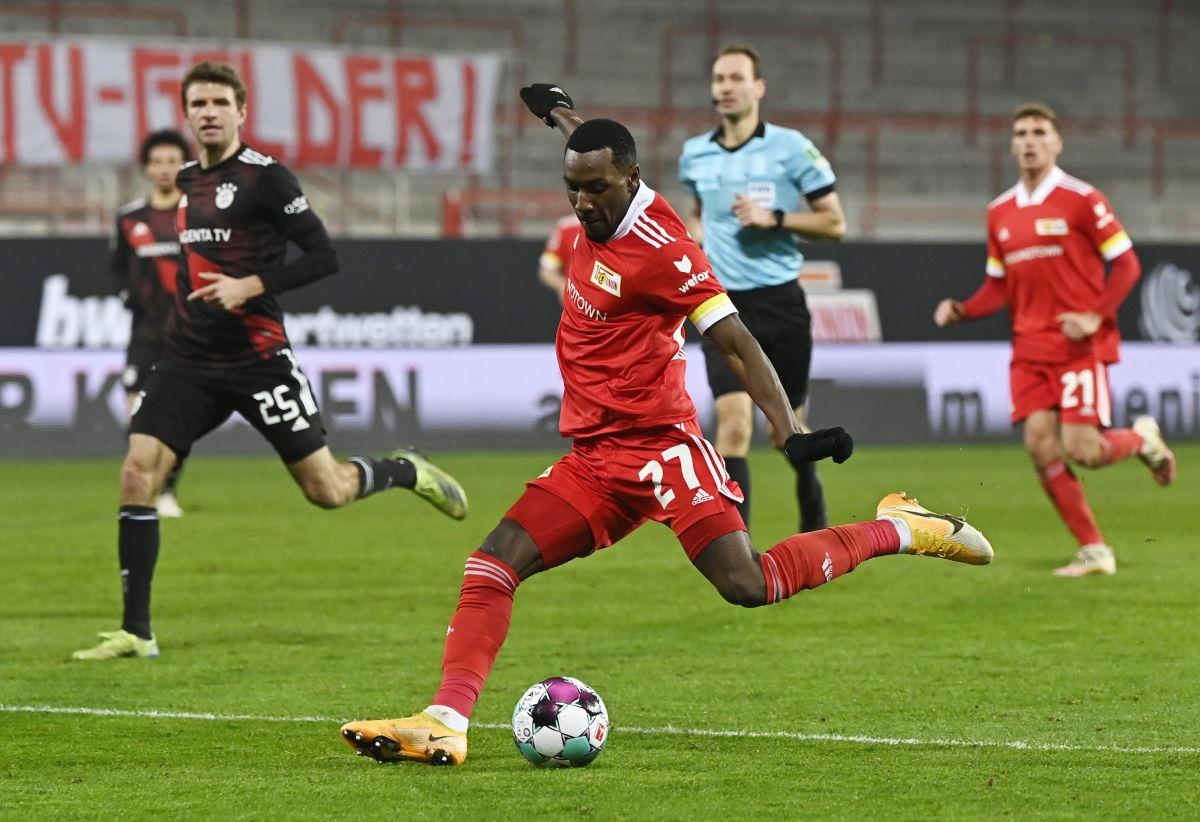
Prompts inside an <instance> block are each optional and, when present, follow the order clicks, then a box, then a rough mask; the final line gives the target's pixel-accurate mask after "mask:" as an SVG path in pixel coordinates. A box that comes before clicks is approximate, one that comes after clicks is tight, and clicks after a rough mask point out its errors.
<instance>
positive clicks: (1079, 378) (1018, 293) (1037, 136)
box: [934, 103, 1175, 577]
mask: <svg viewBox="0 0 1200 822" xmlns="http://www.w3.org/2000/svg"><path fill="white" fill-rule="evenodd" d="M1061 152H1062V137H1061V134H1060V132H1059V128H1058V120H1057V118H1056V117H1055V115H1054V112H1053V111H1052V110H1050V108H1049V107H1047V106H1044V105H1041V104H1037V103H1031V104H1027V105H1023V106H1020V107H1018V108H1017V110H1016V111H1015V112H1014V113H1013V137H1012V153H1013V155H1014V156H1015V157H1016V158H1017V165H1018V167H1019V168H1020V173H1021V179H1020V181H1019V182H1018V183H1017V184H1016V185H1015V186H1013V187H1012V188H1010V189H1009V190H1008V191H1006V192H1004V193H1003V194H1002V195H1000V196H999V197H997V198H996V199H995V200H993V201H992V203H991V205H990V206H989V207H988V218H987V219H988V260H987V275H988V276H987V278H986V279H985V280H984V284H983V286H982V287H981V288H980V289H979V290H978V291H977V292H975V294H974V295H972V296H971V297H970V298H969V299H968V300H966V301H965V302H961V303H960V302H958V301H957V300H951V299H947V300H942V302H941V303H939V304H938V307H937V310H936V311H935V312H934V321H935V322H936V323H937V324H938V325H939V326H945V325H950V324H952V323H956V322H959V321H960V320H972V319H976V318H979V317H986V316H989V315H991V314H994V313H996V312H997V311H999V310H1000V309H1001V308H1002V307H1004V306H1005V305H1007V306H1008V309H1009V315H1010V320H1011V324H1012V337H1013V358H1012V367H1011V371H1010V389H1011V392H1012V407H1013V412H1012V419H1013V422H1014V423H1016V422H1023V423H1024V430H1025V448H1026V449H1027V450H1028V451H1029V455H1030V456H1031V457H1032V458H1033V464H1034V468H1035V469H1036V470H1037V472H1038V476H1039V477H1040V478H1041V481H1042V485H1043V487H1045V489H1046V493H1047V494H1048V495H1049V496H1050V499H1051V501H1052V502H1053V503H1054V506H1055V508H1057V509H1058V513H1059V515H1060V516H1061V517H1062V519H1063V521H1064V522H1065V523H1066V525H1067V527H1068V528H1069V529H1070V530H1071V533H1072V534H1074V536H1075V538H1076V539H1077V540H1078V541H1079V545H1080V548H1079V551H1078V553H1077V554H1076V555H1075V558H1074V559H1073V560H1072V561H1071V562H1070V563H1069V564H1068V565H1065V566H1063V567H1062V568H1059V569H1057V570H1055V572H1054V573H1055V574H1056V575H1058V576H1066V577H1079V576H1086V575H1089V574H1112V573H1115V572H1116V568H1117V566H1116V560H1115V558H1114V557H1113V551H1112V548H1111V547H1109V546H1108V545H1107V544H1106V543H1105V541H1104V537H1103V536H1102V535H1101V533H1100V528H1099V526H1098V525H1097V524H1096V518H1095V516H1093V514H1092V511H1091V509H1090V508H1089V507H1088V504H1087V500H1086V499H1085V498H1084V494H1083V486H1082V485H1081V484H1080V482H1079V480H1078V479H1076V477H1075V475H1074V474H1073V473H1072V471H1071V469H1070V467H1069V466H1068V465H1067V463H1066V460H1067V459H1070V460H1073V461H1074V462H1077V463H1079V464H1080V465H1083V466H1086V467H1088V468H1100V467H1102V466H1105V465H1111V464H1112V463H1114V462H1119V461H1121V460H1124V459H1126V458H1128V457H1131V456H1134V455H1136V456H1138V457H1139V458H1140V459H1141V460H1142V462H1144V463H1145V464H1146V465H1147V466H1148V467H1149V468H1150V471H1151V473H1152V474H1153V476H1154V479H1155V480H1156V481H1157V482H1158V483H1159V484H1160V485H1169V484H1170V483H1171V481H1172V479H1173V478H1174V476H1175V457H1174V455H1173V454H1172V453H1171V451H1170V449H1168V448H1167V446H1166V444H1165V443H1164V442H1163V439H1162V434H1161V433H1160V432H1159V429H1158V424H1157V423H1156V422H1155V421H1154V419H1153V418H1152V417H1139V418H1138V419H1136V420H1134V422H1133V427H1132V428H1111V427H1110V426H1111V424H1112V420H1111V409H1112V403H1111V396H1110V394H1109V390H1108V366H1109V365H1110V364H1111V363H1115V362H1117V361H1118V359H1119V357H1118V354H1117V345H1118V343H1119V342H1120V335H1119V334H1118V333H1117V323H1116V313H1117V307H1118V306H1119V305H1120V304H1121V301H1122V300H1123V299H1124V298H1125V295H1126V294H1128V293H1129V290H1130V289H1131V288H1132V287H1133V285H1134V283H1135V282H1137V279H1138V276H1139V275H1140V273H1141V266H1140V264H1139V263H1138V259H1137V255H1136V254H1135V253H1134V251H1133V244H1132V243H1131V242H1130V240H1129V235H1127V234H1126V233H1125V230H1124V229H1123V228H1122V227H1121V222H1120V221H1119V220H1118V219H1117V217H1116V215H1115V214H1114V213H1113V210H1112V206H1111V205H1109V202H1108V200H1107V198H1105V196H1104V195H1103V194H1101V193H1100V191H1099V190H1097V189H1095V188H1093V187H1092V186H1090V185H1088V184H1087V183H1085V182H1083V181H1082V180H1079V179H1077V178H1075V177H1072V176H1070V175H1069V174H1066V173H1065V172H1063V170H1062V169H1060V168H1059V167H1058V166H1057V164H1056V161H1057V159H1058V155H1059V154H1060V153H1061ZM1106 267H1108V268H1110V269H1111V270H1110V272H1109V273H1108V277H1107V279H1105V268H1106Z"/></svg>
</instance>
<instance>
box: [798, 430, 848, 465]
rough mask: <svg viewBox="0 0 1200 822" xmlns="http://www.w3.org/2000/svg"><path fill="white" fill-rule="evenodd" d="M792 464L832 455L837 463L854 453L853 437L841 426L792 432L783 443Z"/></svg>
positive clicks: (813, 460)
mask: <svg viewBox="0 0 1200 822" xmlns="http://www.w3.org/2000/svg"><path fill="white" fill-rule="evenodd" d="M783 453H784V454H786V455H787V458H788V459H789V460H790V461H791V463H792V465H803V464H804V463H806V462H816V461H817V460H823V459H825V458H826V457H832V458H833V461H834V462H836V463H838V464H839V465H840V464H841V463H843V462H845V461H846V460H848V459H850V455H851V454H853V453H854V439H853V438H852V437H851V436H850V435H849V434H847V433H846V431H845V429H843V428H822V429H821V430H820V431H813V432H812V433H811V434H792V435H791V436H790V437H788V438H787V442H785V443H784V444H783Z"/></svg>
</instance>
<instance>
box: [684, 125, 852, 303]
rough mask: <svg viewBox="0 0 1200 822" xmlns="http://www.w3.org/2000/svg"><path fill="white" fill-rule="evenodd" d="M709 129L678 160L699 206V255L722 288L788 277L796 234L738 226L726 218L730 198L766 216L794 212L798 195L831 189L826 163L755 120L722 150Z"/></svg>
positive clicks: (788, 133)
mask: <svg viewBox="0 0 1200 822" xmlns="http://www.w3.org/2000/svg"><path fill="white" fill-rule="evenodd" d="M720 134H721V129H720V128H718V129H717V130H716V131H714V132H708V133H705V134H701V135H699V136H697V137H693V138H691V139H690V140H688V141H687V142H686V143H684V145H683V154H682V155H680V157H679V180H680V182H681V183H683V185H684V187H685V188H687V189H688V190H689V191H690V192H691V193H692V194H693V195H694V196H695V197H696V199H698V200H699V201H700V219H701V222H702V223H703V225H704V252H705V254H707V255H708V259H709V261H710V262H711V263H712V265H713V269H714V270H715V271H716V272H717V277H718V278H719V279H720V281H721V284H722V285H724V286H725V288H726V289H728V290H730V291H748V290H750V289H753V288H764V287H767V286H772V285H779V284H781V283H785V282H787V281H789V280H795V279H796V275H797V273H798V272H799V270H800V264H801V263H802V262H804V255H803V254H802V253H800V249H799V248H798V247H797V244H796V238H795V235H794V234H792V232H790V231H787V230H786V229H782V228H770V229H767V228H756V227H753V226H751V227H743V226H742V224H741V222H740V221H739V220H738V218H737V217H735V216H734V214H733V199H734V195H735V194H744V195H746V196H747V197H749V198H750V199H752V200H754V201H755V202H757V203H758V204H759V205H760V206H762V207H763V208H765V209H767V210H768V211H774V210H776V209H782V210H784V211H798V210H799V206H800V198H801V197H804V198H805V199H807V200H808V201H810V202H811V201H812V200H816V199H818V198H820V197H823V196H825V195H826V194H828V193H830V192H831V191H833V190H834V183H835V182H836V178H835V177H834V174H833V169H832V168H831V167H830V165H829V161H828V160H826V159H825V157H824V155H822V154H821V152H820V151H819V150H818V149H817V147H816V146H814V145H813V143H812V140H809V139H808V138H807V137H805V136H804V135H803V134H801V133H800V132H798V131H796V130H794V129H790V128H781V127H779V126H773V125H771V124H770V123H765V122H760V123H759V124H758V129H757V130H755V132H754V134H753V135H752V136H751V137H750V139H749V140H747V141H746V142H745V143H743V144H742V145H740V146H738V147H737V148H732V149H728V148H725V147H724V146H722V145H721V144H720V143H719V142H717V138H718V137H719V136H720Z"/></svg>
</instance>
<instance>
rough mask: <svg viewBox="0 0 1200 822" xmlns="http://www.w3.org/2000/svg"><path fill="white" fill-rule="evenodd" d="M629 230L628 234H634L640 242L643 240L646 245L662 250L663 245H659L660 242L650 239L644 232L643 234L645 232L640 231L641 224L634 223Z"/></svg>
mask: <svg viewBox="0 0 1200 822" xmlns="http://www.w3.org/2000/svg"><path fill="white" fill-rule="evenodd" d="M629 230H630V232H632V233H633V234H636V235H637V236H638V237H640V238H641V239H642V240H644V241H645V242H646V243H647V245H651V246H654V247H655V248H662V247H663V244H662V243H660V242H659V241H658V240H657V239H656V238H654V237H652V236H651V235H650V234H647V233H646V232H645V231H644V230H643V229H642V226H641V223H636V222H635V223H634V224H633V225H632V226H631V227H630V229H629Z"/></svg>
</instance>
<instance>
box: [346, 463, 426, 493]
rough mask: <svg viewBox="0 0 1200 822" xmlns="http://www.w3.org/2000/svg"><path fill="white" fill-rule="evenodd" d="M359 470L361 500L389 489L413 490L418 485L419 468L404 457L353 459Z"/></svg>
mask: <svg viewBox="0 0 1200 822" xmlns="http://www.w3.org/2000/svg"><path fill="white" fill-rule="evenodd" d="M350 462H351V463H352V464H353V465H354V467H355V468H357V469H358V496H359V499H361V498H363V497H369V496H371V494H376V493H378V492H380V491H386V490H388V489H389V488H412V487H413V486H414V485H416V484H417V468H416V466H414V465H413V464H412V463H411V462H409V461H408V460H406V459H404V458H403V457H397V458H395V459H393V458H392V457H385V458H384V459H381V460H377V459H375V458H374V457H351V458H350Z"/></svg>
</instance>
